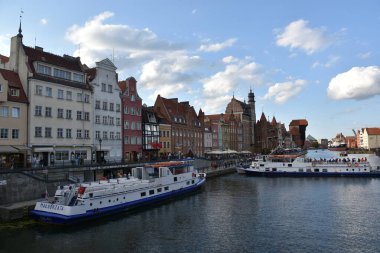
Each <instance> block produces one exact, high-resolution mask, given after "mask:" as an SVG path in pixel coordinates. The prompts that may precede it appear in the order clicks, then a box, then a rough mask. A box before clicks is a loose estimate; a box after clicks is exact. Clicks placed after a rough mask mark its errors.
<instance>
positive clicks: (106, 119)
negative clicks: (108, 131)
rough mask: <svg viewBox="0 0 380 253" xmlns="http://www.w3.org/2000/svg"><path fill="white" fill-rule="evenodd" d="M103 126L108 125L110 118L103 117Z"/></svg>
mask: <svg viewBox="0 0 380 253" xmlns="http://www.w3.org/2000/svg"><path fill="white" fill-rule="evenodd" d="M103 125H108V116H103Z"/></svg>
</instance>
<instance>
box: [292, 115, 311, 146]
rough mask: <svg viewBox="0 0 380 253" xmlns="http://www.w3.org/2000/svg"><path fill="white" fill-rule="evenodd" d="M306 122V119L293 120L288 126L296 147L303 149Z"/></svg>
mask: <svg viewBox="0 0 380 253" xmlns="http://www.w3.org/2000/svg"><path fill="white" fill-rule="evenodd" d="M307 126H308V122H307V120H306V119H295V120H292V121H291V122H290V124H289V132H290V134H291V136H292V139H293V141H294V143H295V144H296V145H297V147H300V148H303V146H304V144H305V139H306V136H305V135H306V127H307Z"/></svg>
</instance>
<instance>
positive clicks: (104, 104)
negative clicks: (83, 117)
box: [103, 102, 108, 111]
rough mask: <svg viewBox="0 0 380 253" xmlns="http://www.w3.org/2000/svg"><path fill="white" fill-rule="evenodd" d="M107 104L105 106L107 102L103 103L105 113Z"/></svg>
mask: <svg viewBox="0 0 380 253" xmlns="http://www.w3.org/2000/svg"><path fill="white" fill-rule="evenodd" d="M107 105H108V104H107V102H103V110H105V111H107V107H108V106H107Z"/></svg>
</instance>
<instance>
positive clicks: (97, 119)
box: [95, 115, 100, 124]
mask: <svg viewBox="0 0 380 253" xmlns="http://www.w3.org/2000/svg"><path fill="white" fill-rule="evenodd" d="M95 124H100V115H96V116H95Z"/></svg>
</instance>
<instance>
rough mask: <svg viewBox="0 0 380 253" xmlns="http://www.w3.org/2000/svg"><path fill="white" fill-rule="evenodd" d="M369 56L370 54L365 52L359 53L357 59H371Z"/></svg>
mask: <svg viewBox="0 0 380 253" xmlns="http://www.w3.org/2000/svg"><path fill="white" fill-rule="evenodd" d="M371 55H372V52H365V53H359V54H358V57H359V58H360V59H363V60H364V59H368V58H369V57H371Z"/></svg>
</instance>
